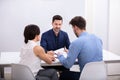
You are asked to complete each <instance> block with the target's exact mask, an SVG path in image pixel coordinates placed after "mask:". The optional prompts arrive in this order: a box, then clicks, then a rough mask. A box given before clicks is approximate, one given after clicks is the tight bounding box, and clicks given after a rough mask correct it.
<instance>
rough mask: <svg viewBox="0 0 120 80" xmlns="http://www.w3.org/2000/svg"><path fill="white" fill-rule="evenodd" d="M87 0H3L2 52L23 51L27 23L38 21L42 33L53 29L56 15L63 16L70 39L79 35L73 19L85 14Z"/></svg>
mask: <svg viewBox="0 0 120 80" xmlns="http://www.w3.org/2000/svg"><path fill="white" fill-rule="evenodd" d="M84 5H85V1H84V0H0V51H20V48H21V46H22V45H23V43H24V42H23V41H24V38H23V30H24V26H26V25H27V24H31V23H33V24H37V25H38V26H40V29H41V33H43V32H44V31H46V30H48V29H50V28H51V19H52V17H53V15H56V14H60V15H61V16H63V19H64V23H63V28H62V29H63V30H65V31H66V32H68V34H69V36H70V40H71V41H73V40H74V39H75V38H76V37H75V35H74V33H73V32H72V28H71V26H70V25H69V21H70V19H71V18H72V17H74V16H77V15H81V16H84V14H85V13H84V10H85V7H84Z"/></svg>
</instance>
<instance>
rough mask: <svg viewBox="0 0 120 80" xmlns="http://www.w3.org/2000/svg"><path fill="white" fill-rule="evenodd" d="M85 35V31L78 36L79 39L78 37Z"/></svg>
mask: <svg viewBox="0 0 120 80" xmlns="http://www.w3.org/2000/svg"><path fill="white" fill-rule="evenodd" d="M86 34H88V32H86V31H85V32H82V33H81V34H80V35H79V37H80V36H84V35H86Z"/></svg>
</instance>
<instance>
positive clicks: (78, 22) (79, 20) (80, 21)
mask: <svg viewBox="0 0 120 80" xmlns="http://www.w3.org/2000/svg"><path fill="white" fill-rule="evenodd" d="M69 23H70V24H71V25H72V26H73V27H74V26H77V27H79V28H80V29H84V30H85V29H86V21H85V19H84V18H83V17H81V16H75V17H74V18H72V19H71V21H70V22H69Z"/></svg>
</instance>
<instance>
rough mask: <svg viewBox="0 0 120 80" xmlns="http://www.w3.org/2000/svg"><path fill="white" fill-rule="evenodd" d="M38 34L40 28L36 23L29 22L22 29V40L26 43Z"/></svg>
mask: <svg viewBox="0 0 120 80" xmlns="http://www.w3.org/2000/svg"><path fill="white" fill-rule="evenodd" d="M39 34H40V29H39V27H38V26H37V25H34V24H30V25H27V26H25V29H24V38H25V40H24V42H25V43H27V42H28V40H33V39H34V38H35V36H36V35H39Z"/></svg>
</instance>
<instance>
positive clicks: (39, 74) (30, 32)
mask: <svg viewBox="0 0 120 80" xmlns="http://www.w3.org/2000/svg"><path fill="white" fill-rule="evenodd" d="M24 38H25V41H24V42H25V44H24V46H23V47H22V49H21V55H20V57H21V60H20V64H23V65H27V66H28V67H29V68H30V69H31V70H32V72H33V74H34V76H35V77H36V80H58V76H57V72H56V71H55V70H54V69H46V70H45V69H43V68H42V67H41V66H40V63H41V60H44V61H45V62H46V63H48V64H51V63H52V61H54V60H55V58H54V56H53V55H52V54H49V53H48V54H46V53H45V51H44V49H43V48H42V47H41V46H39V45H37V42H38V41H39V40H40V29H39V27H38V26H37V25H34V24H30V25H27V26H26V27H25V30H24Z"/></svg>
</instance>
